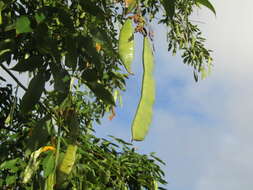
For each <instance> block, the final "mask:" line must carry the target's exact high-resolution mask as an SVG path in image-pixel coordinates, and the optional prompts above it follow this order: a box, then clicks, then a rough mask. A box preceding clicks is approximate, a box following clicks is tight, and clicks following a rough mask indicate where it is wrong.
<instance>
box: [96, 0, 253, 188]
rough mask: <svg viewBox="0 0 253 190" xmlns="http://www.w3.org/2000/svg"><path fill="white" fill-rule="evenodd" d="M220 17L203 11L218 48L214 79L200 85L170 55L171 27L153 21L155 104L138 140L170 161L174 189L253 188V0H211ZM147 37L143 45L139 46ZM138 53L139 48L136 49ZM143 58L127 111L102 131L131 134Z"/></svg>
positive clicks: (210, 41)
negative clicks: (168, 36) (148, 124)
mask: <svg viewBox="0 0 253 190" xmlns="http://www.w3.org/2000/svg"><path fill="white" fill-rule="evenodd" d="M212 2H213V4H214V5H215V7H216V11H217V16H216V17H215V16H214V15H212V13H211V12H209V11H208V10H206V9H204V8H203V9H201V10H196V12H195V14H194V15H193V17H192V20H195V21H198V22H197V23H199V26H200V28H201V29H202V31H203V35H204V36H205V37H206V38H207V42H206V45H207V46H208V47H209V48H211V49H212V50H214V53H213V57H214V68H213V71H212V74H211V76H209V77H208V78H207V79H206V80H203V81H200V82H198V83H195V82H194V79H193V76H192V70H191V68H190V67H188V66H186V65H184V64H182V61H181V59H180V57H179V56H174V57H172V56H171V55H170V53H168V52H167V44H166V36H165V31H166V28H164V27H162V26H153V28H154V30H155V35H156V36H155V47H156V57H155V59H156V70H155V78H156V86H157V94H156V103H155V106H154V119H153V123H152V125H151V129H150V132H149V134H148V136H147V138H146V140H145V141H144V142H140V143H139V142H138V143H135V146H136V147H137V148H138V150H139V151H140V152H143V153H148V152H153V151H154V152H157V155H158V156H159V157H161V158H162V159H163V160H164V161H165V162H166V163H167V165H166V166H165V167H164V170H165V171H166V179H167V180H168V182H169V184H168V186H167V188H168V189H173V190H186V189H187V190H203V189H204V190H213V189H215V190H238V189H243V190H251V189H252V186H253V181H252V176H253V161H252V160H253V149H252V145H253V140H252V139H253V138H252V135H253V128H252V122H253V117H252V110H253V101H252V97H253V88H252V87H251V86H252V81H253V75H252V72H253V63H252V60H253V53H252V49H253V38H252V34H253V21H252V18H253V12H252V6H253V2H252V1H250V0H244V1H237V0H223V1H215V0H213V1H212ZM140 44H141V43H140V42H137V49H138V50H140V47H139V46H140ZM137 54H138V53H137ZM140 69H141V58H140V57H138V56H137V57H136V60H135V63H134V71H135V73H136V75H135V76H134V77H132V78H130V80H129V81H128V83H127V92H126V93H124V94H123V104H124V105H123V108H119V109H117V117H116V118H115V119H114V120H113V121H108V120H107V119H105V121H104V122H103V123H102V126H99V127H97V129H96V130H97V134H99V135H101V136H104V135H106V134H113V135H115V136H118V137H121V138H123V139H125V140H130V138H131V129H130V128H131V121H132V119H133V116H134V112H135V109H136V107H137V103H138V99H139V94H140V80H141V72H140Z"/></svg>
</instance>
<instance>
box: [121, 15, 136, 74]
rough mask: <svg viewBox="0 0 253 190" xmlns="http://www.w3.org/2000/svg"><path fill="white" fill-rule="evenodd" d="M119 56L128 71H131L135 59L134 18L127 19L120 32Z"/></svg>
mask: <svg viewBox="0 0 253 190" xmlns="http://www.w3.org/2000/svg"><path fill="white" fill-rule="evenodd" d="M119 56H120V59H121V61H122V62H123V64H124V67H125V68H126V70H127V72H128V73H130V74H133V73H132V72H131V64H132V62H133V59H134V28H133V26H132V20H131V19H127V20H126V22H125V23H124V25H123V26H122V28H121V30H120V34H119Z"/></svg>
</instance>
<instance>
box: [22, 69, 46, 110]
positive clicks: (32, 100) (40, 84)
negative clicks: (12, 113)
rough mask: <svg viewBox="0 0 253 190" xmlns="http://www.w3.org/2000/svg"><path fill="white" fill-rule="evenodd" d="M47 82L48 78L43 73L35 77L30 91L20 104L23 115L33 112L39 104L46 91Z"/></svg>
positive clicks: (29, 87)
mask: <svg viewBox="0 0 253 190" xmlns="http://www.w3.org/2000/svg"><path fill="white" fill-rule="evenodd" d="M45 82H46V76H45V74H44V73H43V72H40V73H38V74H37V75H35V76H34V77H33V79H32V80H31V82H30V83H29V86H28V90H27V91H26V93H25V94H24V96H23V97H22V100H21V102H20V110H21V112H22V113H26V112H28V111H31V110H32V109H33V107H34V106H35V104H37V103H38V102H39V100H40V97H41V95H42V93H43V90H44V86H45Z"/></svg>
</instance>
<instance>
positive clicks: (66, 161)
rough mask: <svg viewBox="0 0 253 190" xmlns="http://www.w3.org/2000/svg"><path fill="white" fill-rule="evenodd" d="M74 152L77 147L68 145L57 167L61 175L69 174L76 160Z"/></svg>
mask: <svg viewBox="0 0 253 190" xmlns="http://www.w3.org/2000/svg"><path fill="white" fill-rule="evenodd" d="M76 151H77V145H72V144H69V145H68V147H67V150H66V153H65V155H64V157H63V160H62V162H61V164H60V167H59V170H60V171H61V172H62V173H64V174H66V175H69V174H70V172H71V170H72V168H73V165H74V163H75V160H76Z"/></svg>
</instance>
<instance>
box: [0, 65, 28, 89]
mask: <svg viewBox="0 0 253 190" xmlns="http://www.w3.org/2000/svg"><path fill="white" fill-rule="evenodd" d="M0 66H1V67H2V68H3V70H5V72H6V73H8V74H9V75H10V76H11V78H12V79H13V80H14V81H15V82H16V83H17V84H18V85H19V86H20V87H21V88H22V89H23V90H24V91H27V88H26V87H25V86H24V85H23V84H22V83H21V82H20V81H19V80H18V79H17V78H16V77H15V76H14V74H13V73H12V72H10V71H9V69H8V68H6V67H5V66H4V65H3V64H2V63H0Z"/></svg>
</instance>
